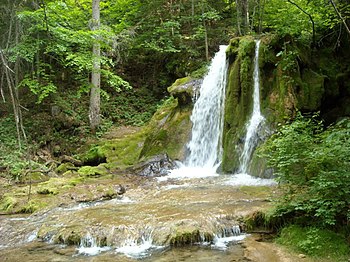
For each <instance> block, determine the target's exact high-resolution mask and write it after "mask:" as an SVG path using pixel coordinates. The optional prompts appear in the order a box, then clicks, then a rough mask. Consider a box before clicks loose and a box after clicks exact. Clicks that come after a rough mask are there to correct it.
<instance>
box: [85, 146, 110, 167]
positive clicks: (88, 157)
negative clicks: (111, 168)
mask: <svg viewBox="0 0 350 262" xmlns="http://www.w3.org/2000/svg"><path fill="white" fill-rule="evenodd" d="M81 158H82V160H83V162H84V164H85V165H98V164H100V163H104V162H105V161H106V155H105V152H104V151H103V149H102V148H101V147H100V146H99V145H93V146H91V147H90V149H89V151H88V152H87V153H86V154H84V155H83V156H82V157H81Z"/></svg>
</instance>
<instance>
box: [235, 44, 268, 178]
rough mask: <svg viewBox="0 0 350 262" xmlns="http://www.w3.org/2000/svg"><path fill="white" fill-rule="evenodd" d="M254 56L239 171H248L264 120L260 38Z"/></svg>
mask: <svg viewBox="0 0 350 262" xmlns="http://www.w3.org/2000/svg"><path fill="white" fill-rule="evenodd" d="M255 43H256V46H255V58H254V91H253V113H252V116H251V118H250V120H249V122H248V125H247V133H246V136H245V139H244V147H243V152H242V155H241V157H240V168H239V171H240V173H244V174H246V173H247V172H248V166H249V161H250V159H251V155H252V152H253V150H254V148H255V147H256V144H257V141H258V136H257V135H258V130H259V127H260V126H261V124H262V123H263V121H264V117H263V116H262V115H261V112H260V76H259V47H260V40H256V41H255Z"/></svg>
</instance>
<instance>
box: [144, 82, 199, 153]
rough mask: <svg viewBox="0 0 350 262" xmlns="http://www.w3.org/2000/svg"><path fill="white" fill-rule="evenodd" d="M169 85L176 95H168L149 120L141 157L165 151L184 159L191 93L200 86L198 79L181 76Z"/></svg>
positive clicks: (188, 131) (190, 110)
mask: <svg viewBox="0 0 350 262" xmlns="http://www.w3.org/2000/svg"><path fill="white" fill-rule="evenodd" d="M177 82H178V83H177V84H176V82H175V84H174V85H172V86H171V87H170V88H169V91H170V92H171V94H173V95H174V96H175V97H177V98H174V97H171V98H170V99H168V100H167V101H166V102H165V103H164V104H163V106H162V107H161V108H159V110H158V111H157V112H156V114H155V115H154V116H153V118H152V120H151V123H150V124H149V131H148V136H147V138H146V140H145V143H144V146H143V148H142V151H141V154H140V159H148V158H150V157H152V156H155V155H160V154H167V155H168V156H169V157H170V159H173V160H183V159H184V158H185V155H186V143H187V142H188V141H189V138H190V134H191V128H192V123H191V120H190V116H191V113H192V108H193V103H192V97H193V95H194V92H195V89H196V88H199V87H198V85H200V81H199V80H193V79H191V78H184V79H181V81H180V83H181V84H179V80H178V81H177Z"/></svg>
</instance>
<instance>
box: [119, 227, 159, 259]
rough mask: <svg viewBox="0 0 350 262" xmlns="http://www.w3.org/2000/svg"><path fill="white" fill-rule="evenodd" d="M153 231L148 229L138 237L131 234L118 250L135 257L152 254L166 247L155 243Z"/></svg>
mask: <svg viewBox="0 0 350 262" xmlns="http://www.w3.org/2000/svg"><path fill="white" fill-rule="evenodd" d="M152 233H153V231H152V230H149V229H146V230H145V231H144V232H143V233H142V234H141V235H140V236H138V237H135V238H134V237H132V235H129V237H128V238H127V239H125V241H124V243H123V245H121V246H119V247H118V248H117V249H116V252H117V253H121V254H124V255H125V256H127V257H130V258H134V259H139V258H144V257H147V256H150V255H151V254H152V252H153V251H155V250H158V249H162V248H164V247H163V246H157V245H154V244H153V239H152Z"/></svg>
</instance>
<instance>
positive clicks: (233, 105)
mask: <svg viewBox="0 0 350 262" xmlns="http://www.w3.org/2000/svg"><path fill="white" fill-rule="evenodd" d="M230 48H231V49H230V50H228V51H227V52H229V53H230V54H232V53H234V54H235V55H234V57H235V60H234V61H231V65H230V67H229V76H228V85H227V89H226V100H225V117H224V136H223V148H224V151H223V161H222V169H223V171H224V172H233V171H235V170H236V169H237V168H238V166H239V152H238V150H237V145H238V147H240V145H239V144H240V141H241V140H242V139H241V137H242V136H243V135H244V132H245V123H246V121H247V118H248V116H249V115H250V112H251V108H252V77H253V63H252V61H253V58H254V50H255V42H254V39H253V38H252V37H243V38H235V39H233V40H231V43H230Z"/></svg>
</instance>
